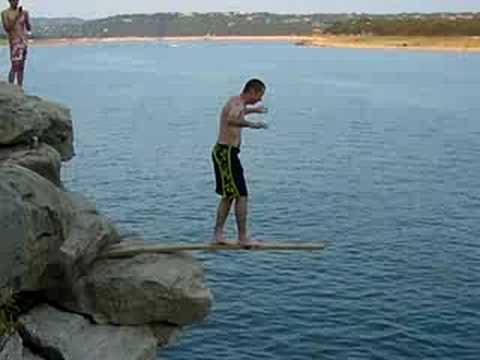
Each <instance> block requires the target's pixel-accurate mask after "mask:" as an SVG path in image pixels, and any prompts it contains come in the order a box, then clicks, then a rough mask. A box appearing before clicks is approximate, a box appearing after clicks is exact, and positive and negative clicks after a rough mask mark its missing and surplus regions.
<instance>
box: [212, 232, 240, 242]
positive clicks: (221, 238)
mask: <svg viewBox="0 0 480 360" xmlns="http://www.w3.org/2000/svg"><path fill="white" fill-rule="evenodd" d="M213 244H214V245H238V241H235V240H227V239H225V235H224V234H223V232H216V233H215V234H214V237H213Z"/></svg>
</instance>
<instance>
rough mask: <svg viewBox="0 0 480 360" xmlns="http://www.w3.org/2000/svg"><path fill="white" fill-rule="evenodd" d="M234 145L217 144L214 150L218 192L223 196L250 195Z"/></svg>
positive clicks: (213, 156) (238, 150) (237, 149)
mask: <svg viewBox="0 0 480 360" xmlns="http://www.w3.org/2000/svg"><path fill="white" fill-rule="evenodd" d="M239 153H240V149H239V148H238V147H236V146H233V145H224V144H216V145H215V146H214V147H213V151H212V160H213V167H214V169H215V180H216V184H217V186H216V190H215V191H216V193H217V194H219V195H221V196H223V197H240V196H248V191H247V184H246V182H245V177H244V176H243V168H242V164H241V163H240V159H239V157H238V154H239Z"/></svg>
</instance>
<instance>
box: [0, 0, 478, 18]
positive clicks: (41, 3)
mask: <svg viewBox="0 0 480 360" xmlns="http://www.w3.org/2000/svg"><path fill="white" fill-rule="evenodd" d="M3 1H4V3H5V7H7V6H8V1H7V0H3ZM21 2H22V3H23V6H24V7H25V9H27V10H30V12H31V13H32V15H33V16H48V17H64V16H74V17H81V18H89V19H90V18H98V17H105V16H110V15H116V14H130V13H156V12H174V11H178V12H209V11H222V12H223V11H243V12H256V11H267V12H273V13H312V12H317V13H331V12H334V13H338V12H349V13H350V12H370V13H398V12H439V11H450V12H459V11H480V0H363V1H361V0H328V1H326V0H325V1H324V0H175V1H162V0H63V1H62V0H23V1H22V0H21Z"/></svg>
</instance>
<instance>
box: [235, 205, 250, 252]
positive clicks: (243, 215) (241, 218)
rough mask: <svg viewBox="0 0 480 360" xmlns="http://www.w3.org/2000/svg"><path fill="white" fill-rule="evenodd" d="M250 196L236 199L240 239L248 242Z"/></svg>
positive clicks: (236, 215)
mask: <svg viewBox="0 0 480 360" xmlns="http://www.w3.org/2000/svg"><path fill="white" fill-rule="evenodd" d="M247 212H248V198H247V197H246V196H241V197H239V198H237V199H236V201H235V217H236V219H237V229H238V241H240V242H243V243H246V242H248V241H249V240H248V237H247Z"/></svg>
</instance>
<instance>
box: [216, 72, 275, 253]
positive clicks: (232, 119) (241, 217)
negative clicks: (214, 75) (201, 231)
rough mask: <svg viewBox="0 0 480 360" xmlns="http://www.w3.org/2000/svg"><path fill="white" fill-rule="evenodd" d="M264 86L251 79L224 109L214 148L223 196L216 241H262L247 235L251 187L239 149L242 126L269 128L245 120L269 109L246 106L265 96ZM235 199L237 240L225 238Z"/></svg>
mask: <svg viewBox="0 0 480 360" xmlns="http://www.w3.org/2000/svg"><path fill="white" fill-rule="evenodd" d="M265 89H266V86H265V84H264V83H263V82H262V81H260V80H258V79H252V80H250V81H248V82H247V83H246V85H245V87H244V89H243V92H242V94H241V95H240V96H234V97H232V98H230V99H229V100H228V102H227V103H226V104H225V106H224V107H223V110H222V114H221V117H220V130H219V135H218V141H217V144H216V145H215V146H214V148H213V151H212V160H213V164H214V170H215V180H216V185H217V186H216V192H217V194H219V195H221V196H222V198H221V200H220V202H219V204H218V210H217V220H216V224H215V232H214V241H215V242H216V243H217V244H224V245H233V244H240V245H244V246H246V247H252V246H258V245H259V242H257V241H252V240H250V239H249V238H248V236H247V199H248V191H247V186H246V182H245V178H244V176H243V168H242V165H241V163H240V159H239V157H238V154H239V153H240V145H241V142H242V129H243V128H250V129H266V128H267V125H266V124H265V123H264V122H250V121H247V120H245V116H246V115H248V114H251V113H259V114H263V113H266V112H267V109H266V108H265V107H263V106H259V107H256V108H247V105H254V104H256V103H258V102H259V101H261V100H262V97H263V94H264V93H265ZM233 201H235V217H236V220H237V228H238V241H229V240H226V239H225V237H224V232H223V227H224V225H225V221H226V220H227V217H228V214H229V212H230V208H231V206H232V203H233Z"/></svg>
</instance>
